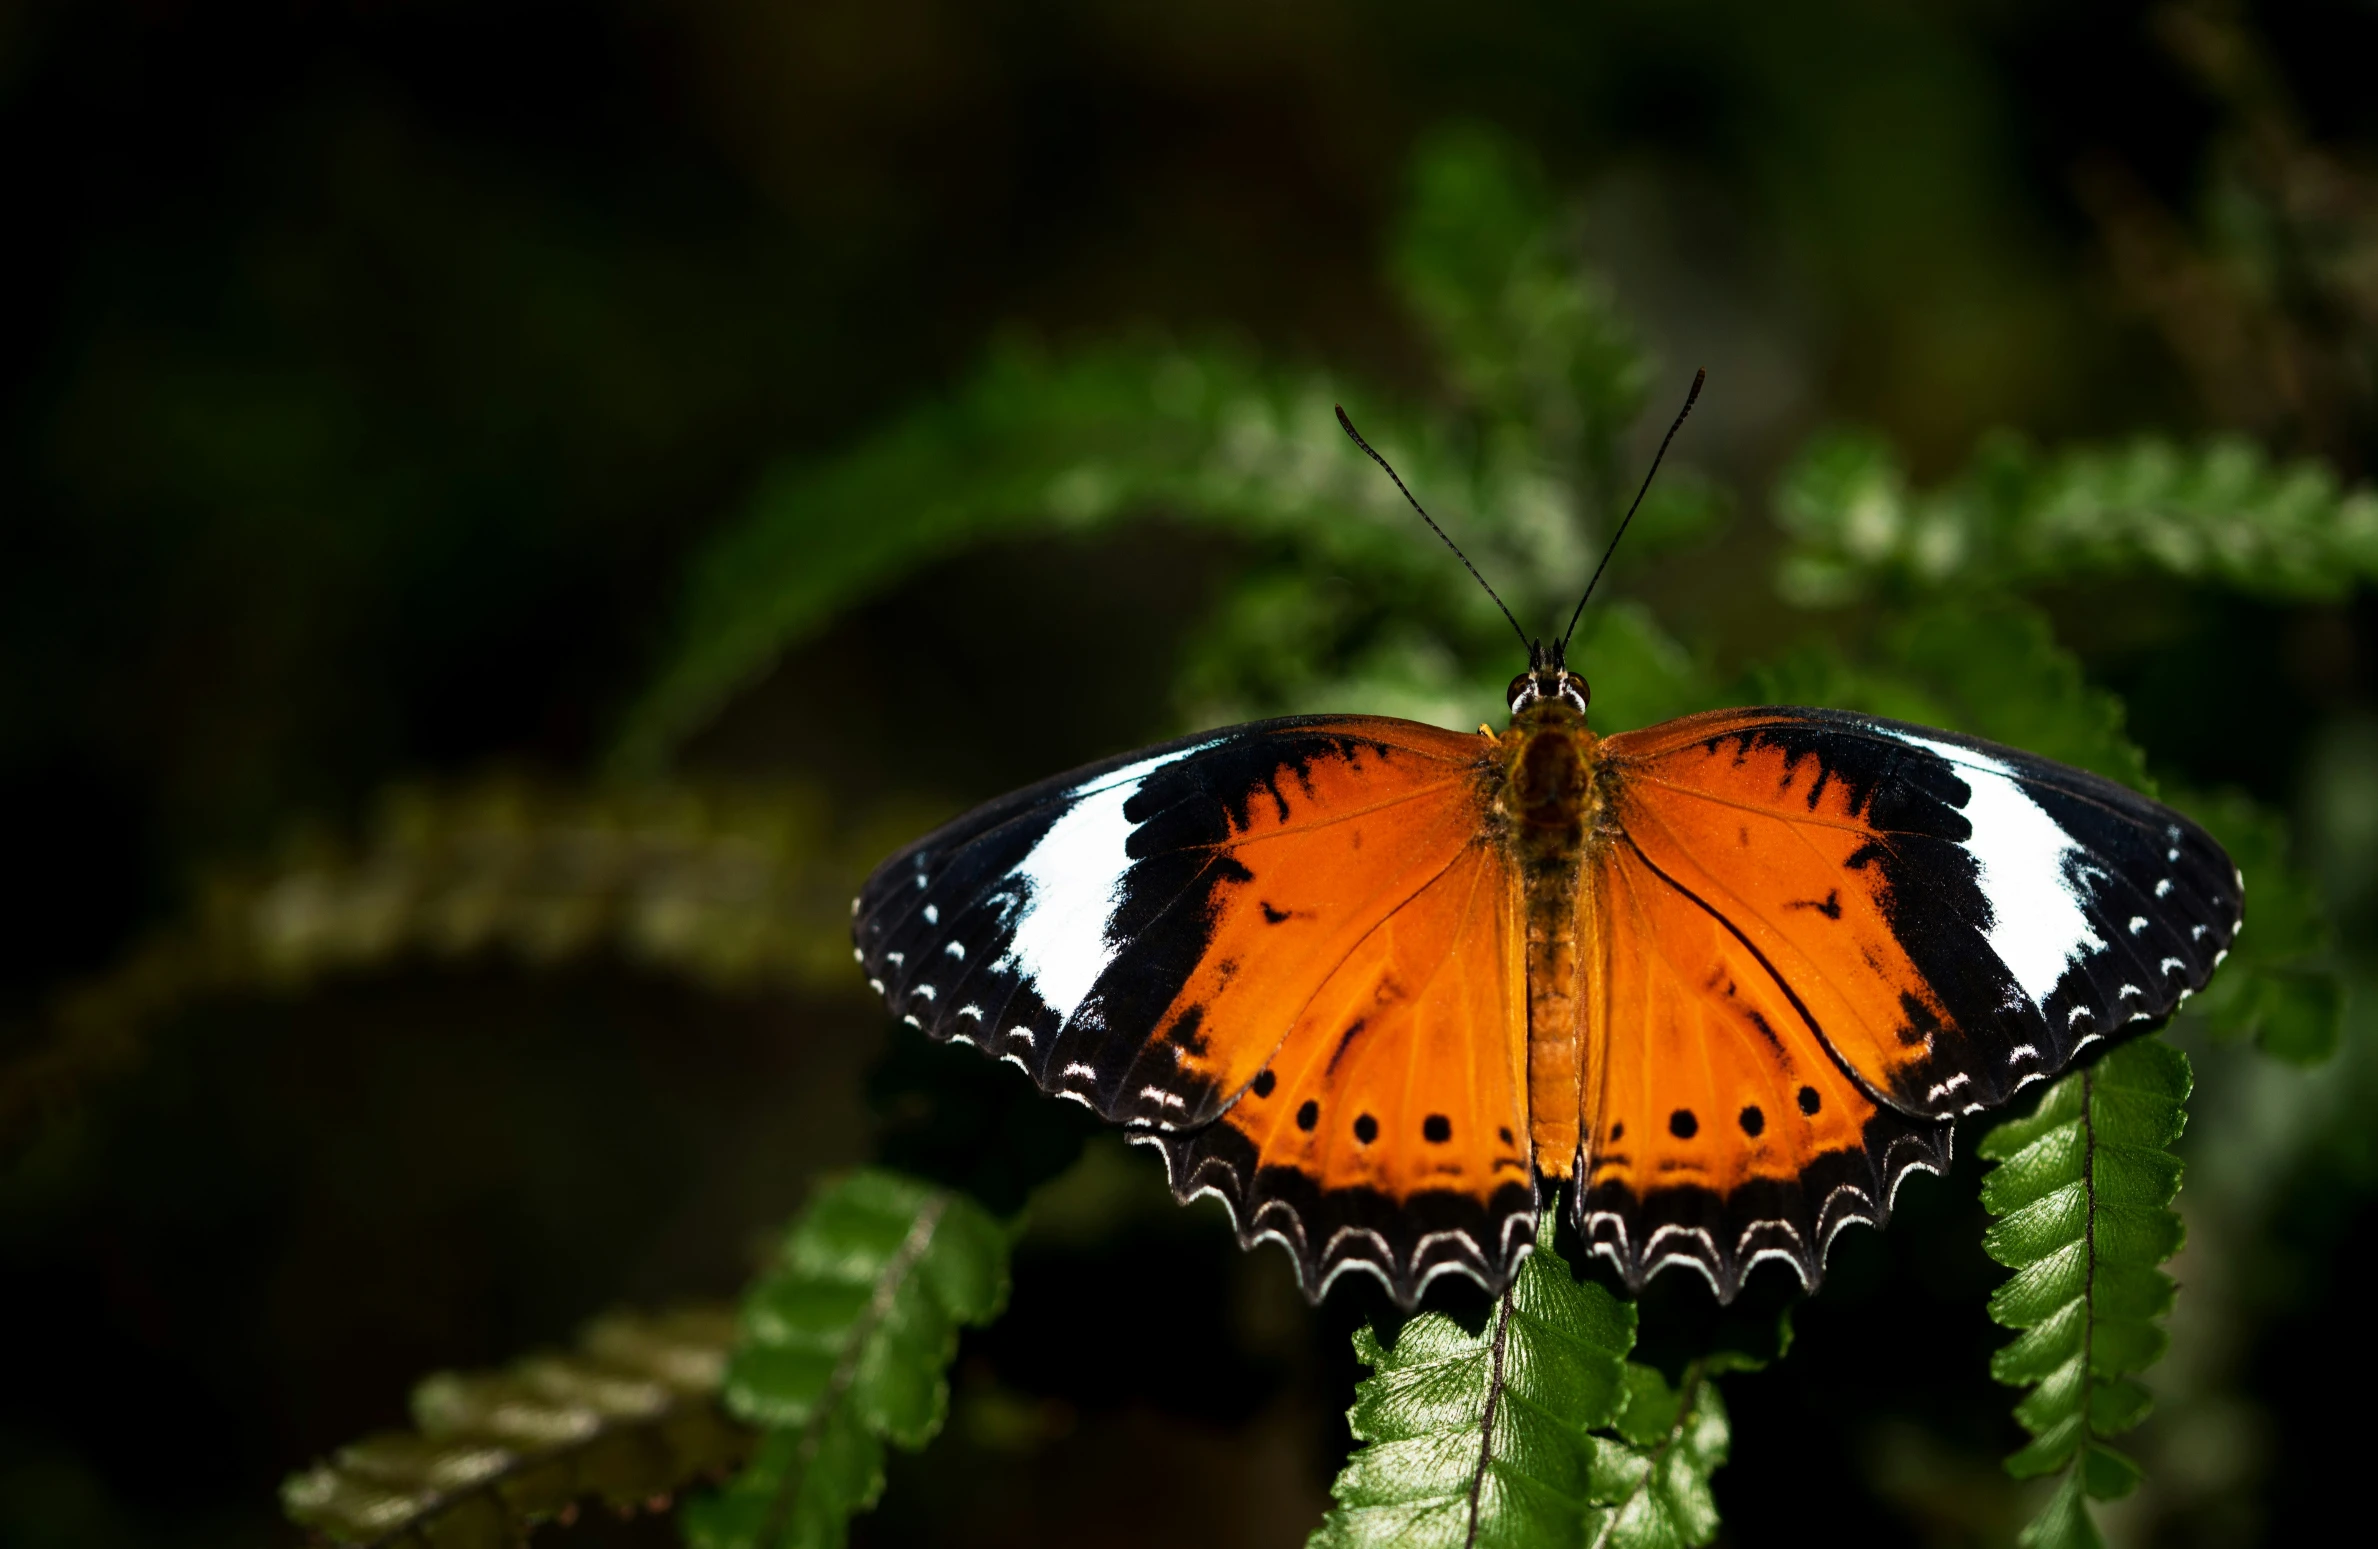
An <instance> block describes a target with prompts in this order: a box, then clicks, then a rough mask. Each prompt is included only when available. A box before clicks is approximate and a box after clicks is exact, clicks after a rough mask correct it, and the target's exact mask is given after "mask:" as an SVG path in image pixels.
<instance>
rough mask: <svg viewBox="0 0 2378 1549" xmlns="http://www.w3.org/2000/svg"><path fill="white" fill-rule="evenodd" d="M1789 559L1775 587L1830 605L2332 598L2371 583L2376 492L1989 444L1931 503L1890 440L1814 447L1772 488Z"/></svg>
mask: <svg viewBox="0 0 2378 1549" xmlns="http://www.w3.org/2000/svg"><path fill="white" fill-rule="evenodd" d="M1776 509H1777V512H1778V514H1779V515H1780V517H1781V519H1782V521H1783V524H1784V527H1785V530H1786V531H1787V532H1789V533H1790V534H1791V535H1792V538H1793V539H1794V547H1793V549H1792V551H1791V553H1790V554H1789V555H1788V556H1787V557H1786V559H1785V561H1784V566H1783V570H1782V572H1781V574H1780V580H1781V583H1782V585H1783V588H1784V592H1785V595H1787V596H1788V597H1790V598H1792V599H1793V600H1795V601H1798V602H1803V603H1809V604H1823V603H1831V602H1838V601H1843V600H1846V599H1848V598H1850V597H1853V596H1856V595H1858V594H1859V593H1860V592H1862V591H1864V590H1865V589H1867V588H1868V587H1869V586H1870V585H1871V584H1872V583H1874V582H1876V581H1896V582H1900V583H1904V584H1907V585H1911V586H1915V587H1918V588H1934V587H1940V586H1945V585H1951V584H1954V585H1956V586H1959V587H1970V586H1974V585H2022V584H2027V583H2031V582H2037V581H2044V580H2052V579H2056V578H2059V577H2066V576H2076V575H2092V574H2094V575H2104V574H2110V573H2120V572H2126V571H2157V572H2161V573H2163V574H2166V575H2171V576H2177V577H2179V578H2181V579H2184V580H2205V581H2211V582H2215V583H2218V584H2221V585H2225V586H2229V587H2233V588H2236V589H2237V590H2240V591H2245V592H2252V593H2256V594H2259V595H2262V596H2267V597H2276V598H2336V597H2342V596H2344V595H2346V594H2347V593H2348V592H2350V591H2351V590H2352V588H2353V587H2354V586H2356V585H2357V584H2362V583H2365V582H2367V581H2369V580H2371V579H2373V578H2378V492H2374V491H2372V490H2371V489H2369V488H2368V487H2366V486H2365V487H2360V488H2356V489H2352V490H2344V489H2341V488H2340V487H2339V486H2338V483H2337V479H2336V475H2335V474H2333V473H2332V472H2330V471H2329V469H2328V468H2327V466H2326V465H2325V464H2322V463H2318V462H2313V461H2308V460H2307V461H2299V462H2294V463H2285V464H2274V463H2273V462H2272V461H2271V460H2270V458H2269V456H2268V455H2267V454H2266V453H2264V452H2263V451H2262V450H2261V449H2260V448H2259V447H2257V446H2255V445H2254V444H2253V443H2252V442H2249V441H2245V440H2242V439H2239V438H2236V437H2230V436H2220V437H2213V438H2210V439H2208V440H2204V441H2201V442H2197V443H2195V444H2182V443H2176V442H2172V441H2167V440H2158V439H2152V438H2148V439H2141V440H2138V441H2135V442H2133V443H2131V444H2130V445H2129V446H2126V447H2120V448H2110V449H2078V450H2072V451H2066V452H2060V453H2056V454H2054V455H2047V454H2042V453H2040V452H2038V451H2036V450H2034V449H2033V448H2032V447H2031V446H2030V445H2029V444H2028V443H2026V442H2024V441H2022V440H2021V439H2020V438H2018V437H2014V436H2011V435H2002V436H1999V437H1996V438H1994V439H1992V440H1990V441H1988V442H1986V443H1985V444H1984V445H1983V446H1982V448H1981V449H1980V451H1979V453H1978V454H1977V455H1976V456H1975V458H1974V460H1973V462H1972V464H1971V465H1970V466H1969V467H1968V468H1967V469H1966V470H1965V471H1964V472H1963V473H1962V474H1960V475H1959V476H1958V477H1957V478H1956V479H1954V480H1952V481H1950V482H1949V483H1948V484H1947V485H1945V486H1943V487H1942V488H1940V489H1937V490H1930V491H1918V490H1914V489H1911V488H1910V487H1909V484H1908V480H1907V476H1906V472H1905V470H1904V469H1903V468H1902V467H1901V465H1900V463H1899V460H1898V457H1897V455H1896V454H1895V453H1894V452H1893V451H1892V450H1891V448H1890V446H1889V444H1888V443H1886V442H1885V441H1883V440H1882V439H1881V438H1880V437H1877V436H1873V435H1870V434H1865V433H1862V432H1845V433H1836V434H1833V435H1830V436H1822V437H1819V438H1817V439H1816V440H1815V441H1813V442H1811V443H1810V445H1809V446H1808V448H1807V449H1806V450H1805V451H1804V452H1803V453H1802V454H1801V455H1800V457H1799V458H1798V460H1797V461H1795V462H1794V464H1793V465H1792V467H1791V468H1790V469H1788V470H1787V471H1786V473H1785V475H1784V477H1783V480H1782V482H1781V483H1780V485H1779V486H1778V488H1777V491H1776Z"/></svg>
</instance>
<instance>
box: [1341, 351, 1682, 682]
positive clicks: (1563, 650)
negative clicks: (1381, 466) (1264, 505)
mask: <svg viewBox="0 0 2378 1549" xmlns="http://www.w3.org/2000/svg"><path fill="white" fill-rule="evenodd" d="M1708 376H1709V372H1708V370H1707V369H1706V368H1704V369H1702V370H1699V371H1696V372H1694V373H1693V390H1692V391H1691V392H1689V393H1686V394H1685V395H1684V407H1683V408H1681V409H1679V410H1677V411H1676V423H1675V424H1673V425H1670V426H1669V427H1668V433H1667V434H1666V435H1664V436H1662V437H1660V449H1659V450H1658V451H1656V452H1654V453H1652V454H1651V466H1650V467H1649V468H1648V469H1646V470H1644V474H1643V487H1642V488H1641V489H1639V490H1637V491H1635V504H1634V505H1631V506H1629V507H1627V514H1626V515H1625V516H1623V517H1621V518H1620V519H1619V523H1618V531H1616V532H1614V533H1612V534H1611V535H1610V547H1608V548H1606V549H1604V550H1603V551H1602V562H1601V563H1600V564H1598V565H1596V566H1594V577H1593V579H1592V580H1590V581H1588V582H1586V583H1585V596H1584V597H1580V598H1578V599H1577V611H1576V612H1575V613H1572V614H1570V615H1569V627H1568V628H1567V629H1565V630H1563V631H1562V632H1561V643H1560V645H1559V647H1558V648H1557V649H1555V650H1554V651H1553V653H1552V659H1553V660H1554V661H1556V662H1559V661H1566V660H1567V659H1568V656H1569V637H1570V636H1571V635H1573V634H1575V633H1577V621H1578V620H1579V619H1581V618H1583V617H1585V604H1586V598H1589V597H1591V596H1593V594H1594V588H1595V587H1596V586H1598V585H1600V584H1601V580H1602V572H1603V571H1605V570H1607V569H1609V568H1610V556H1611V555H1613V554H1615V553H1617V552H1618V540H1619V539H1621V538H1623V537H1625V536H1626V535H1627V523H1629V522H1631V521H1633V520H1634V519H1635V507H1636V506H1640V505H1642V504H1643V497H1644V496H1645V495H1647V494H1649V493H1650V492H1651V476H1652V475H1653V474H1655V473H1657V472H1659V471H1660V459H1661V458H1663V457H1665V456H1667V455H1668V443H1669V442H1671V441H1673V440H1675V439H1676V433H1677V432H1678V431H1680V430H1682V429H1684V417H1685V416H1686V415H1688V414H1690V413H1692V412H1693V404H1694V402H1695V401H1696V400H1698V399H1699V398H1700V396H1701V384H1702V382H1703V381H1705V380H1707V379H1708ZM1343 417H1344V416H1343V415H1341V416H1340V418H1343ZM1371 455H1372V456H1374V457H1376V456H1377V455H1378V454H1377V453H1376V452H1374V453H1372V454H1371Z"/></svg>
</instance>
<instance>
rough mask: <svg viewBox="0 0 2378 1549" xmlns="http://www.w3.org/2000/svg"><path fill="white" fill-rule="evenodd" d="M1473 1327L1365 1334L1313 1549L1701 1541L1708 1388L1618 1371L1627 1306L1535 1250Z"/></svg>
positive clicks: (1426, 1318)
mask: <svg viewBox="0 0 2378 1549" xmlns="http://www.w3.org/2000/svg"><path fill="white" fill-rule="evenodd" d="M1551 1226H1552V1223H1549V1222H1548V1223H1546V1229H1545V1234H1544V1235H1545V1238H1546V1242H1545V1243H1544V1244H1541V1245H1539V1246H1538V1247H1537V1249H1536V1251H1535V1252H1534V1253H1533V1254H1532V1255H1530V1257H1529V1258H1528V1259H1527V1261H1526V1262H1525V1263H1524V1264H1523V1265H1522V1266H1521V1267H1520V1270H1519V1273H1518V1274H1517V1275H1515V1276H1514V1277H1513V1278H1512V1282H1511V1284H1510V1286H1509V1287H1508V1288H1507V1289H1505V1290H1504V1292H1503V1294H1502V1295H1500V1296H1498V1297H1496V1298H1495V1299H1494V1302H1493V1305H1492V1307H1491V1308H1489V1309H1487V1311H1486V1314H1485V1316H1484V1318H1483V1319H1481V1320H1479V1325H1478V1326H1477V1327H1474V1328H1473V1327H1471V1326H1469V1325H1468V1324H1467V1323H1465V1322H1463V1321H1459V1320H1457V1319H1456V1318H1454V1317H1451V1316H1449V1315H1447V1314H1446V1313H1443V1312H1434V1311H1431V1312H1423V1313H1421V1314H1420V1315H1419V1316H1417V1317H1415V1318H1413V1319H1411V1320H1410V1321H1409V1322H1407V1323H1405V1324H1404V1325H1403V1327H1402V1328H1400V1329H1398V1330H1397V1331H1396V1332H1395V1334H1394V1336H1393V1338H1392V1339H1390V1338H1387V1337H1384V1336H1383V1335H1382V1334H1381V1333H1379V1332H1378V1331H1377V1330H1376V1329H1373V1328H1364V1329H1363V1330H1362V1331H1361V1332H1360V1333H1358V1334H1356V1335H1355V1337H1354V1351H1355V1355H1356V1358H1357V1359H1359V1360H1360V1361H1361V1362H1362V1363H1363V1364H1364V1365H1365V1366H1368V1367H1370V1368H1371V1373H1372V1374H1371V1375H1370V1376H1369V1377H1367V1378H1365V1379H1364V1380H1363V1382H1362V1383H1361V1385H1360V1386H1359V1387H1358V1388H1357V1389H1356V1390H1355V1397H1354V1408H1353V1410H1352V1412H1351V1413H1350V1415H1349V1417H1348V1418H1349V1420H1350V1422H1351V1424H1352V1427H1353V1432H1354V1440H1355V1443H1356V1450H1355V1452H1354V1454H1353V1456H1352V1457H1350V1458H1348V1459H1347V1462H1346V1468H1345V1471H1344V1472H1343V1473H1341V1474H1339V1475H1338V1480H1337V1484H1336V1485H1335V1487H1334V1493H1335V1495H1336V1496H1337V1502H1338V1504H1337V1509H1336V1510H1334V1511H1332V1512H1331V1513H1330V1514H1329V1518H1328V1520H1327V1521H1326V1522H1324V1523H1323V1524H1322V1526H1321V1528H1320V1530H1319V1531H1318V1532H1316V1533H1315V1534H1314V1535H1313V1539H1312V1545H1313V1549H1356V1546H1358V1545H1370V1544H1380V1545H1385V1544H1411V1545H1416V1546H1433V1545H1448V1544H1449V1545H1464V1546H1466V1545H1514V1546H1526V1545H1555V1544H1590V1545H1593V1546H1594V1549H1686V1546H1690V1545H1698V1544H1705V1543H1708V1542H1709V1541H1710V1539H1711V1538H1713V1537H1714V1536H1716V1533H1717V1527H1718V1519H1717V1505H1716V1502H1715V1501H1714V1500H1712V1499H1711V1497H1710V1493H1709V1479H1710V1476H1711V1475H1712V1474H1714V1473H1715V1472H1716V1471H1717V1469H1718V1466H1719V1465H1720V1464H1722V1463H1723V1462H1725V1459H1726V1444H1727V1429H1726V1411H1725V1406H1724V1405H1723V1404H1722V1403H1721V1402H1720V1401H1719V1399H1718V1394H1717V1384H1716V1375H1717V1373H1718V1372H1719V1371H1723V1370H1740V1369H1744V1368H1745V1367H1755V1366H1756V1365H1758V1364H1760V1363H1757V1362H1752V1361H1745V1360H1743V1359H1742V1358H1741V1357H1738V1356H1726V1357H1720V1358H1716V1359H1710V1360H1702V1361H1696V1362H1694V1363H1693V1364H1692V1366H1691V1367H1690V1368H1689V1369H1688V1370H1687V1372H1686V1373H1685V1377H1684V1381H1683V1383H1682V1384H1681V1385H1680V1386H1671V1385H1670V1384H1669V1382H1668V1380H1667V1378H1666V1377H1665V1376H1663V1375H1662V1374H1661V1373H1660V1372H1659V1371H1658V1369H1656V1368H1654V1367H1650V1366H1645V1365H1642V1364H1640V1363H1637V1362H1632V1361H1629V1360H1628V1359H1627V1354H1628V1352H1629V1351H1630V1350H1631V1349H1633V1348H1634V1343H1635V1309H1634V1307H1633V1306H1632V1305H1630V1304H1629V1303H1626V1302H1622V1301H1620V1300H1619V1299H1618V1298H1616V1297H1614V1296H1612V1295H1611V1294H1610V1292H1608V1291H1607V1290H1605V1289H1603V1287H1602V1286H1601V1285H1600V1284H1598V1283H1596V1282H1593V1281H1590V1280H1589V1281H1585V1282H1583V1283H1580V1282H1579V1281H1578V1279H1577V1278H1576V1275H1575V1272H1574V1271H1573V1270H1572V1269H1571V1268H1570V1266H1569V1263H1568V1261H1567V1260H1566V1259H1564V1258H1562V1257H1561V1256H1560V1254H1559V1253H1557V1252H1556V1251H1554V1249H1553V1248H1552V1247H1551V1246H1550V1243H1549V1240H1550V1238H1551V1236H1552V1230H1551Z"/></svg>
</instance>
